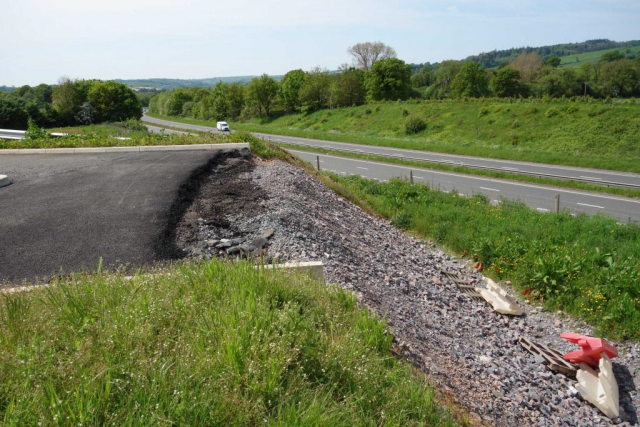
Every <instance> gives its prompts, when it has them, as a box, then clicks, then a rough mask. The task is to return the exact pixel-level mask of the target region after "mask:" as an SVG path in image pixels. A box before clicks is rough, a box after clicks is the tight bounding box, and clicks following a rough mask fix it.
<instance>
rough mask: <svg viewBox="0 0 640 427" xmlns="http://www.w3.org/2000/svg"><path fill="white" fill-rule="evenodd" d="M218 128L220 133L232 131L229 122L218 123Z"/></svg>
mask: <svg viewBox="0 0 640 427" xmlns="http://www.w3.org/2000/svg"><path fill="white" fill-rule="evenodd" d="M216 127H217V128H218V130H219V131H225V130H227V131H228V130H230V129H229V125H228V124H227V122H218V123H217V125H216Z"/></svg>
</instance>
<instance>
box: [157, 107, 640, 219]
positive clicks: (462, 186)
mask: <svg viewBox="0 0 640 427" xmlns="http://www.w3.org/2000/svg"><path fill="white" fill-rule="evenodd" d="M144 120H145V121H149V122H153V123H155V124H158V125H165V126H173V127H184V128H188V129H195V130H199V131H205V132H207V131H214V132H217V130H216V129H215V128H211V127H207V126H198V125H189V124H184V123H178V122H171V121H167V120H161V119H155V118H153V117H148V116H146V115H145V117H144ZM254 135H256V136H259V137H267V136H269V135H265V134H254ZM269 137H270V138H271V140H272V141H277V142H286V143H292V142H291V140H297V141H304V143H305V144H306V143H307V141H315V142H316V143H317V144H325V143H327V144H333V146H337V145H341V146H342V145H345V146H346V145H348V146H355V147H358V148H360V149H361V150H363V151H362V152H363V154H364V153H373V152H370V151H366V152H365V151H364V150H369V149H372V148H375V149H385V150H386V148H384V147H370V146H363V145H357V144H342V143H330V142H329V141H319V140H308V139H304V138H290V137H284V136H272V135H271V136H269ZM319 146H320V147H322V145H319ZM389 150H390V151H392V152H397V153H403V152H406V151H410V150H402V149H399V150H394V149H389ZM289 151H290V152H292V153H294V154H295V155H297V156H298V157H300V158H302V159H303V160H306V161H309V162H311V163H312V164H313V165H316V161H317V156H318V154H316V153H311V152H308V151H297V150H289ZM411 153H412V155H413V153H415V151H412V152H411ZM427 154H428V153H427ZM319 156H320V161H321V163H320V167H321V169H324V170H329V171H331V172H336V173H341V174H348V175H360V176H362V177H365V178H371V179H377V180H380V181H385V180H388V179H391V178H394V177H407V178H408V177H409V173H410V171H413V178H414V181H415V182H424V183H425V184H427V185H430V186H432V187H433V188H437V189H441V190H443V191H453V190H455V191H457V192H460V193H462V194H466V195H473V194H476V193H482V194H485V195H486V196H487V197H489V198H490V200H491V201H492V202H493V203H497V202H498V201H499V200H500V199H501V198H505V199H511V200H521V201H522V202H524V203H526V204H527V205H529V206H531V207H532V208H534V209H536V210H538V211H539V212H550V211H553V210H554V209H555V196H556V195H557V194H559V195H560V209H569V211H570V212H572V213H574V214H578V213H587V214H597V213H603V214H607V215H609V216H611V217H613V218H616V219H618V220H619V221H621V222H640V199H633V198H627V197H619V196H612V195H607V194H601V193H596V192H587V191H579V190H571V189H563V188H560V187H549V186H543V185H536V184H529V183H522V182H514V181H508V180H500V179H492V178H485V177H479V176H476V175H465V174H457V173H452V172H439V171H436V170H431V169H420V168H416V167H406V166H399V165H393V164H388V163H380V162H374V161H370V160H356V159H350V158H346V157H341V156H332V155H326V154H319ZM465 159H467V158H465ZM483 160H486V159H483ZM498 162H500V161H498ZM511 163H512V164H518V165H520V164H522V163H520V162H511ZM536 166H539V167H543V168H544V167H547V166H549V165H536ZM549 167H551V166H549ZM558 168H562V170H563V172H564V171H565V170H568V169H573V168H563V167H561V166H558ZM574 170H576V171H578V170H579V169H574ZM581 171H582V172H581V173H591V174H592V175H594V174H596V172H597V173H602V174H614V175H615V174H616V172H609V171H594V170H589V169H583V170H581ZM587 171H588V172H587ZM601 176H604V175H601ZM617 176H618V175H617ZM625 177H634V176H633V175H629V174H624V173H621V174H619V176H618V178H619V179H625ZM607 179H609V180H611V179H612V178H611V177H608V178H607ZM639 182H640V181H639Z"/></svg>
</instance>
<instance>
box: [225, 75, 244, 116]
mask: <svg viewBox="0 0 640 427" xmlns="http://www.w3.org/2000/svg"><path fill="white" fill-rule="evenodd" d="M244 97H245V87H244V85H241V84H239V83H232V84H230V85H229V89H228V91H227V98H226V103H227V111H228V114H229V119H231V120H236V119H238V118H239V117H240V114H242V108H243V107H244Z"/></svg>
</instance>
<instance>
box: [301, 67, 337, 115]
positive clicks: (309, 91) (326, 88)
mask: <svg viewBox="0 0 640 427" xmlns="http://www.w3.org/2000/svg"><path fill="white" fill-rule="evenodd" d="M330 90H331V76H330V75H329V71H328V70H327V69H323V68H320V67H316V68H314V69H312V70H311V71H309V72H308V73H307V76H306V78H305V80H304V84H303V85H302V87H301V88H300V102H302V104H303V105H304V107H305V108H306V109H307V110H308V111H315V110H319V109H321V108H324V107H327V106H328V104H329V96H330V93H331V92H330Z"/></svg>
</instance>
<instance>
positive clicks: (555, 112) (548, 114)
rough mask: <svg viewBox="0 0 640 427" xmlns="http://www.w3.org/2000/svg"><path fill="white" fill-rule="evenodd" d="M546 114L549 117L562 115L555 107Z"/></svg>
mask: <svg viewBox="0 0 640 427" xmlns="http://www.w3.org/2000/svg"><path fill="white" fill-rule="evenodd" d="M544 115H545V116H546V117H547V118H551V117H555V116H558V115H560V111H559V110H558V109H557V108H555V107H551V108H549V109H548V110H547V111H546V112H545V113H544Z"/></svg>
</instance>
